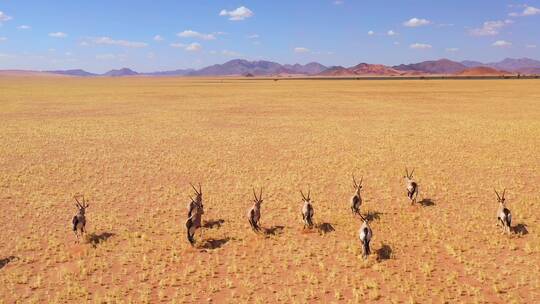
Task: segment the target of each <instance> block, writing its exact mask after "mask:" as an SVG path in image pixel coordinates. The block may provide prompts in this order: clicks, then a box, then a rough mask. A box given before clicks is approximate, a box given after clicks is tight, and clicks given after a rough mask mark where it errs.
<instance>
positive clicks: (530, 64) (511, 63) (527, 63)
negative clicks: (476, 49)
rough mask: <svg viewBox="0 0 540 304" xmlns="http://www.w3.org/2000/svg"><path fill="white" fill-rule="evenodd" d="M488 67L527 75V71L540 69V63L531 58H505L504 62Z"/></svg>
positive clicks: (490, 64)
mask: <svg viewBox="0 0 540 304" xmlns="http://www.w3.org/2000/svg"><path fill="white" fill-rule="evenodd" d="M487 65H488V66H490V67H492V68H495V69H499V70H507V71H512V72H522V73H526V71H531V70H534V69H540V61H538V60H534V59H529V58H518V59H513V58H505V59H504V60H502V61H499V62H492V63H488V64H487Z"/></svg>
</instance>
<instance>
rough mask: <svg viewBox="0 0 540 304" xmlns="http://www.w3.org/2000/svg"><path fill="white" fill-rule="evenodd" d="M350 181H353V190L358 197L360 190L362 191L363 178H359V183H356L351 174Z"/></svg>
mask: <svg viewBox="0 0 540 304" xmlns="http://www.w3.org/2000/svg"><path fill="white" fill-rule="evenodd" d="M352 180H353V188H354V189H355V190H356V194H357V195H358V196H360V190H361V189H362V181H363V180H364V177H363V176H362V177H361V178H360V183H357V182H356V178H354V174H353V176H352Z"/></svg>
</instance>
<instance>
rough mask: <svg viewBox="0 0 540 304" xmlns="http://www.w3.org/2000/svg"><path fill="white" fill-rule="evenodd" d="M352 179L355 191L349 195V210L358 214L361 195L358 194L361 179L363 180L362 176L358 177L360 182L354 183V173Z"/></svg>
mask: <svg viewBox="0 0 540 304" xmlns="http://www.w3.org/2000/svg"><path fill="white" fill-rule="evenodd" d="M352 179H353V188H354V190H355V193H354V195H353V196H352V197H351V212H352V213H353V214H360V206H361V205H362V196H360V190H361V189H362V181H363V180H364V177H363V176H362V178H360V183H356V179H355V178H354V174H353V176H352Z"/></svg>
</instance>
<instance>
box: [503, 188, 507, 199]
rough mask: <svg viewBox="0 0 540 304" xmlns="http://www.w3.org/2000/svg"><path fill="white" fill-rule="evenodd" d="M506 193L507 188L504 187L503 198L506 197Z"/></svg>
mask: <svg viewBox="0 0 540 304" xmlns="http://www.w3.org/2000/svg"><path fill="white" fill-rule="evenodd" d="M505 194H506V188H504V190H503V195H502V199H504V195H505Z"/></svg>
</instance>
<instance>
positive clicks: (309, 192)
mask: <svg viewBox="0 0 540 304" xmlns="http://www.w3.org/2000/svg"><path fill="white" fill-rule="evenodd" d="M307 199H308V200H309V199H311V188H309V189H308V191H307Z"/></svg>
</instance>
